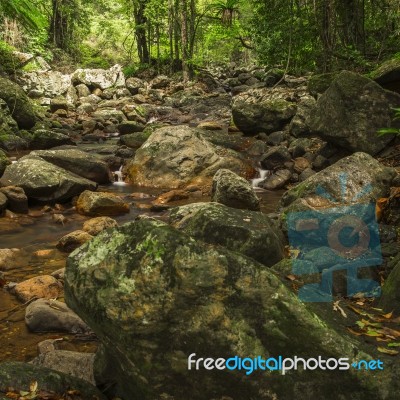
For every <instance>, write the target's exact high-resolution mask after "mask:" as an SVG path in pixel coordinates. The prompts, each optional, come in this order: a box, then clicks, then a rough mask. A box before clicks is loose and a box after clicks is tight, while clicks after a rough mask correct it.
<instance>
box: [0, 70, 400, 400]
mask: <svg viewBox="0 0 400 400" xmlns="http://www.w3.org/2000/svg"><path fill="white" fill-rule="evenodd" d="M382 71H383V72H382ZM382 71H381V73H380V74H378V75H376V76H375V78H376V80H377V81H378V82H380V83H381V84H382V85H383V86H385V83H384V82H385V79H384V76H385V74H391V75H390V76H393V71H387V70H384V69H382ZM281 78H282V79H281ZM17 82H18V84H16V83H13V82H11V81H10V80H9V79H7V78H0V99H2V100H0V129H1V136H0V148H1V149H2V150H0V213H1V215H2V217H1V218H0V224H1V227H4V228H3V233H1V234H0V235H4V236H3V237H4V239H5V240H4V241H3V243H7V246H5V245H3V246H2V248H1V249H0V287H1V288H2V289H0V290H1V291H2V293H1V296H2V297H3V298H6V297H5V296H9V297H7V298H8V299H10V298H12V299H14V300H13V302H12V303H10V304H9V305H7V306H5V307H4V308H2V309H1V310H0V326H1V325H2V324H4V328H3V330H4V332H7V334H10V337H11V338H16V337H17V335H16V334H14V335H13V334H11V333H10V332H12V330H13V327H14V325H13V318H14V317H13V315H14V308H16V309H17V310H18V315H19V318H20V319H19V322H20V323H21V322H22V321H21V313H22V314H23V318H24V323H23V324H24V326H25V325H26V328H24V329H29V331H31V332H41V333H42V332H47V333H48V334H47V336H46V337H43V339H47V340H45V341H43V342H41V343H40V344H39V347H38V350H36V349H32V348H30V349H29V351H25V354H27V355H26V356H24V355H23V354H22V353H21V354H22V356H23V357H22V358H21V355H19V356H18V357H15V358H13V354H12V352H8V353H11V354H7V359H8V360H13V359H19V360H21V359H26V360H27V361H30V360H31V359H32V358H33V356H34V355H37V357H36V358H35V359H34V361H33V364H34V365H35V366H33V365H29V366H28V365H24V364H13V363H7V364H0V393H2V392H4V391H5V390H6V388H7V387H9V386H12V387H14V388H17V389H19V388H21V390H26V382H27V381H29V379H30V378H32V377H35V380H36V381H37V382H38V384H39V387H40V389H43V390H48V391H54V392H58V393H60V394H61V393H63V392H64V391H65V390H67V389H66V386H65V385H67V386H68V387H73V388H74V389H77V390H82V391H83V392H82V393H85V390H87V391H88V392H87V393H88V394H86V395H85V394H82V398H92V397H88V396H98V398H103V397H102V396H103V394H100V393H99V392H96V390H97V389H96V388H94V387H92V386H90V385H87V388H86V389H82V387H83V386H82V381H79V382H80V383H79V382H78V381H76V380H73V381H71V382H70V381H69V379H73V378H69V376H70V375H74V376H75V378H77V379H84V380H86V382H90V383H91V384H92V385H97V386H98V387H101V388H106V389H107V390H106V395H107V396H108V398H113V397H114V396H118V397H120V398H122V399H125V400H128V399H129V400H130V399H155V398H157V399H176V400H179V399H186V398H187V393H188V390H190V392H191V398H193V399H199V400H203V399H244V398H250V397H252V398H253V397H254V398H258V399H273V398H282V399H287V398H295V397H296V398H302V397H301V396H302V393H303V391H304V388H305V386H303V385H306V386H307V388H308V389H307V390H311V392H310V396H311V395H312V396H317V397H321V398H326V399H330V398H332V399H333V398H335V399H336V398H337V397H338V396H339V395H343V396H349V395H351V397H352V398H354V399H358V398H360V399H361V398H366V397H367V398H369V397H372V396H374V397H375V398H379V399H395V398H397V397H398V394H399V392H400V387H399V385H398V381H397V378H396V373H395V372H396V363H395V362H393V361H391V359H390V357H391V356H390V355H388V354H390V351H389V352H386V353H385V352H383V353H382V352H381V353H379V352H378V351H377V346H376V345H375V344H374V343H371V341H367V342H365V341H363V340H361V339H360V338H362V337H363V335H364V333H363V331H361V333H360V335H358V336H357V335H355V334H351V333H349V331H347V330H346V325H347V326H349V325H352V324H355V323H356V322H357V317H356V314H354V315H353V317H351V316H349V318H348V317H347V315H346V313H344V314H345V315H346V317H342V318H341V320H340V321H339V322H338V321H337V315H336V314H338V311H337V310H338V308H336V311H335V310H332V304H331V303H327V304H326V305H323V306H322V305H321V307H312V306H310V305H308V304H307V303H303V302H302V301H300V300H299V298H298V296H297V295H298V294H299V293H300V292H301V288H302V287H303V286H304V285H307V283H309V281H308V280H307V279H308V278H307V277H302V276H301V273H299V274H296V273H295V272H296V271H295V270H293V269H292V265H291V262H290V260H289V256H292V260H293V262H294V260H296V259H297V261H299V260H300V261H301V262H302V263H303V264H302V265H303V266H306V267H307V268H308V271H309V272H310V274H309V275H310V276H311V277H312V276H313V277H314V281H313V282H318V281H319V280H320V279H322V277H323V276H326V274H328V273H331V274H332V271H333V270H336V269H337V262H336V261H332V260H335V258H334V257H333V256H332V250H331V248H330V247H329V246H328V247H327V246H326V244H324V242H318V240H317V246H316V247H315V248H311V249H308V252H307V254H305V255H304V254H302V253H301V252H300V253H299V252H298V249H296V248H293V246H292V248H289V245H290V244H292V243H290V240H289V239H290V238H288V236H287V235H288V230H290V226H289V225H288V220H289V219H290V215H291V214H293V213H298V212H304V213H315V212H321V211H322V212H323V210H331V209H334V208H335V207H351V206H355V205H362V204H369V203H371V202H372V203H377V207H376V213H377V217H378V221H379V233H380V244H379V246H380V249H381V252H382V255H383V261H381V262H380V264H381V265H379V266H377V267H369V268H363V273H362V274H363V278H366V279H369V280H371V281H376V282H379V283H382V282H384V285H383V289H382V291H383V295H382V297H381V299H380V300H379V301H380V305H381V306H382V307H384V310H385V311H386V312H389V311H391V310H396V312H397V311H400V302H399V298H398V295H397V290H396V288H397V285H398V284H399V282H398V274H399V272H398V271H400V262H399V254H400V244H399V234H400V233H399V228H400V224H399V217H398V215H399V209H400V190H399V187H400V175H399V171H400V170H399V146H400V142H399V139H398V138H397V139H396V138H395V137H394V136H393V135H385V136H377V135H376V132H377V130H378V129H379V128H383V127H390V126H395V124H396V122H393V121H392V117H393V113H392V108H394V107H400V95H399V94H398V93H396V92H392V91H389V90H387V89H385V87H383V86H381V85H380V84H378V83H377V82H375V81H373V80H371V79H369V78H367V77H364V76H360V75H357V74H355V73H352V72H347V71H343V72H341V73H339V74H336V75H323V76H313V77H309V78H306V77H291V76H285V77H283V76H282V75H280V73H279V71H276V70H269V71H266V70H263V69H260V68H253V69H241V68H237V69H232V70H229V69H227V70H226V71H221V70H220V71H218V70H215V71H213V73H210V72H209V71H200V72H199V74H198V76H197V77H196V80H194V81H193V82H189V83H187V84H182V83H181V82H180V80H179V77H178V76H176V77H167V76H155V77H151V79H142V78H141V77H135V78H128V79H126V78H125V76H124V74H123V73H122V71H121V68H120V67H119V66H115V67H113V68H111V69H110V70H77V71H75V72H74V73H72V74H69V75H66V74H64V75H63V74H61V73H60V72H57V71H52V70H51V69H48V70H47V69H45V70H42V71H35V72H30V73H24V74H22V75H21V76H19V77H18V79H17ZM21 88H22V89H21ZM321 188H323V191H321ZM367 189H368V190H367ZM283 191H285V193H284V194H283V196H282V198H281V200H280V201H279V204H278V201H277V200H278V198H280V197H281V194H282V193H283ZM374 211H375V210H374ZM126 222H128V223H127V224H124V223H126ZM41 224H42V225H43V226H45V227H46V228H45V230H46V231H47V234H46V236H44V237H45V239H41V237H40V234H39V232H40V229H41V228H40V227H41V226H42V225H41ZM29 227H31V228H29ZM49 227H50V228H49ZM24 229H30V230H29V232H30V236H31V237H32V235H35V230H36V232H37V234H38V239H37V241H31V239H29V240H28V241H27V243H26V246H25V245H23V244H22V243H23V240H22V237H23V236H24V235H23V231H24ZM49 232H50V233H49ZM14 238H15V241H14ZM24 240H26V238H25V239H24ZM288 240H289V241H288ZM318 243H319V244H318ZM321 243H322V244H321ZM374 250H375V249H374ZM296 251H297V253H296ZM299 254H300V255H299ZM65 260H67V267H66V269H64V265H65ZM327 265H328V266H329V268H330V271H328V270H327V267H326V266H327ZM32 266H34V268H32ZM356 278H357V276H356V277H353V279H354V280H356ZM350 282H351V279H350V277H349V276H347V277H346V275H343V274H341V275H340V276H339V277H338V279H334V280H333V282H332V285H331V287H330V290H331V294H333V295H334V298H335V300H336V301H338V300H339V301H343V302H349V304H350V306H352V304H353V303H352V302H351V301H352V300H351V298H352V297H354V296H355V295H358V296H359V294H358V293H356V292H352V293H349V292H348V290H349V287H350V286H348V285H351V283H350ZM10 296H11V297H10ZM64 296H65V298H64ZM345 298H346V300H345ZM367 298H368V296H366V295H363V297H362V299H361V300H360V297H358V302H359V303H360V304H362V305H363V306H365V307H367V305H368V304H369V300H367ZM336 304H338V303H336ZM360 304H359V305H358V306H360ZM374 305H375V306H377V304H376V303H375V304H374ZM353 308H354V304H353ZM342 311H343V310H342ZM347 312H348V311H347ZM351 312H352V311H351V310H350V313H351ZM348 313H349V312H348ZM382 313H384V311H383V310H382ZM393 318H394V316H393ZM388 319H389V320H391V319H392V316H390V317H388ZM364 324H365V323H364ZM394 324H395V322H394V323H393V326H395V325H394ZM15 326H16V325H15ZM18 329H21V324H20V325H18ZM393 329H394V331H395V332H397V330H395V328H393ZM353 332H354V329H353ZM385 332H386V333H382V332H381V333H378V337H379V338H381V339H382V340H386V341H390V340H392V339H390V332H389V331H387V330H386V331H385ZM388 332H389V333H388ZM391 333H392V337H393V331H392V332H391ZM63 334H65V335H67V336H66V338H67V339H68V340H64V341H62V340H60V339H62V337H63V336H62V335H63ZM54 335H56V338H54V337H53V338H52V336H54ZM399 335H400V334H399ZM364 336H366V337H369V335H364ZM396 337H397V336H396ZM73 338H75V339H76V338H79V339H83V340H86V341H87V343H93V340H95V344H96V345H95V346H91V345H88V346H87V347H86V349H85V348H82V346H77V347H76V348H74V349H73V350H79V351H78V352H77V351H71V349H68V350H67V349H66V348H65V345H63V344H62V342H68V341H73ZM3 340H4V343H8V344H7V345H9V343H10V339H9V338H8V339H3ZM7 340H8V342H7ZM40 341H41V340H40V337H39V336H38V337H37V338H36V339H35V340H34V341H33V342H34V345H35V346H36V343H38V342H40ZM97 344H98V349H97V352H96V356H95V355H94V353H93V352H94V351H95V350H96V348H97ZM31 345H32V346H33V343H32V344H31ZM63 346H64V347H63ZM381 347H382V346H381ZM386 349H387V350H390V348H389V347H387V348H386ZM82 350H84V351H86V353H85V352H82ZM19 351H20V349H18V352H19ZM87 351H91V352H92V353H87ZM191 353H196V354H198V355H199V356H231V355H238V356H241V357H256V356H258V355H264V356H266V355H270V356H275V355H279V354H281V355H286V356H293V355H299V356H303V357H313V356H315V355H324V354H327V355H329V356H331V357H336V358H340V357H342V356H346V357H349V358H351V360H358V359H362V358H367V359H368V358H371V359H372V358H378V357H380V358H383V359H384V360H385V363H387V364H386V365H387V366H388V367H387V368H385V371H384V372H382V373H381V374H380V376H379V379H377V380H376V381H375V380H374V379H373V378H374V377H373V376H372V375H370V376H369V375H368V376H367V375H365V374H364V373H361V372H360V371H352V372H350V371H349V372H348V373H344V372H341V373H338V372H337V371H336V372H332V373H331V374H329V375H328V374H326V373H323V372H322V371H319V372H315V373H309V371H307V373H306V372H304V371H303V372H301V374H302V378H301V380H299V379H298V376H295V375H289V376H288V377H287V378H288V380H289V381H290V382H291V384H288V383H287V382H286V383H284V384H283V380H282V379H281V378H282V377H281V376H279V375H278V374H267V375H265V374H259V373H257V374H255V375H254V376H252V377H251V380H249V379H246V378H245V375H244V374H242V373H239V372H229V373H228V372H226V371H224V372H221V374H219V373H218V374H217V373H215V372H214V371H213V372H210V371H198V372H197V371H196V373H193V371H188V370H187V357H188V355H189V354H191ZM393 354H394V353H392V356H393ZM85 365H86V366H88V368H86V367H85V368H83V367H82V366H85ZM45 367H50V368H53V369H55V370H57V371H59V372H58V374H59V376H60V377H61V378H58V379H61V380H62V382H64V383H63V385H61V386H60V385H59V386H57V385H55V383H54V382H50V381H49V382H47V381H46V379H45V378H44V377H45V375H46V374H47V373H48V371H47V370H46V369H44V368H45ZM16 370H18V371H19V372H18V374H20V376H21V380H20V381H18V382H17V381H14V380H11V376H12V375H13V374H14V373H15V372H13V371H16ZM299 373H300V372H299ZM63 374H66V375H63ZM42 376H43V378H42ZM25 378H26V379H25ZM75 378H74V379H75ZM24 379H25V380H24ZM300 381H301V384H300V383H299V382H300ZM338 382H341V385H340V387H339V388H338V385H337V383H338ZM383 382H384V383H385V384H382V383H383ZM310 388H311V389H310ZM389 388H390V389H389ZM338 392H340V393H339V394H338ZM244 393H246V395H244ZM85 396H86V397H85Z"/></svg>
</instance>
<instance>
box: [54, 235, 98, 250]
mask: <svg viewBox="0 0 400 400" xmlns="http://www.w3.org/2000/svg"><path fill="white" fill-rule="evenodd" d="M92 237H93V236H92V235H89V233H87V232H85V231H79V230H78V231H73V232H70V233H68V234H67V235H65V236H63V237H62V238H61V239H60V240H59V241H58V242H57V249H59V250H61V251H65V252H67V253H70V252H71V251H74V250H75V249H77V248H78V247H80V246H82V245H83V244H84V243H86V242H87V241H89V240H90V239H92Z"/></svg>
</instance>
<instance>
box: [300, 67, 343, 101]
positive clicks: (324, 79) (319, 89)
mask: <svg viewBox="0 0 400 400" xmlns="http://www.w3.org/2000/svg"><path fill="white" fill-rule="evenodd" d="M337 75H338V73H337V72H328V73H325V74H316V75H313V76H311V77H310V79H309V80H308V83H307V89H308V91H309V92H310V93H311V94H312V95H313V96H315V97H316V96H318V95H319V94H322V93H324V92H326V91H327V90H328V88H329V86H331V84H332V82H333V81H334V80H335V79H336V77H337Z"/></svg>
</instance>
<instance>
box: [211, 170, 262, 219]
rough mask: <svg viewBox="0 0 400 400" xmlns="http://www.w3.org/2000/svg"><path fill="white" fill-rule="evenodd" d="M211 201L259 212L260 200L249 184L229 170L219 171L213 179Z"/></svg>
mask: <svg viewBox="0 0 400 400" xmlns="http://www.w3.org/2000/svg"><path fill="white" fill-rule="evenodd" d="M211 201H215V202H217V203H221V204H224V205H226V206H228V207H232V208H241V209H247V210H254V211H259V210H260V199H259V198H258V197H257V195H256V194H255V192H254V190H253V188H252V186H251V184H250V183H249V182H248V181H247V180H246V179H244V178H242V177H241V176H239V175H237V174H235V173H234V172H232V171H230V170H229V169H220V170H219V171H218V172H217V173H216V174H215V175H214V178H213V183H212V189H211Z"/></svg>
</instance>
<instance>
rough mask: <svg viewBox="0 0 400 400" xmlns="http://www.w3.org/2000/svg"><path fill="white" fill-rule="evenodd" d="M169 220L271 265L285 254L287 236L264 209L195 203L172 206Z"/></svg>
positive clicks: (206, 240) (203, 239)
mask: <svg viewBox="0 0 400 400" xmlns="http://www.w3.org/2000/svg"><path fill="white" fill-rule="evenodd" d="M169 222H170V223H171V224H172V226H174V227H175V228H177V229H179V230H182V231H184V232H185V233H187V234H188V235H190V236H191V237H194V238H195V239H197V240H202V241H204V242H207V243H210V244H218V245H221V246H224V247H226V248H228V249H229V250H232V251H237V252H239V253H242V254H244V255H246V256H248V257H252V258H254V259H255V260H257V261H259V262H260V263H262V264H264V265H266V266H269V267H270V266H272V265H274V264H275V263H277V262H278V261H280V260H281V259H282V258H283V245H284V240H283V236H282V234H281V233H280V232H279V229H277V227H276V225H275V223H274V222H273V221H272V220H271V219H269V218H268V216H267V215H265V214H262V213H260V212H254V211H248V210H238V209H233V208H230V207H226V206H224V205H222V204H217V203H194V204H188V205H186V206H181V207H177V208H174V209H172V210H171V212H170V216H169Z"/></svg>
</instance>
